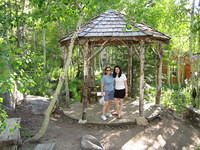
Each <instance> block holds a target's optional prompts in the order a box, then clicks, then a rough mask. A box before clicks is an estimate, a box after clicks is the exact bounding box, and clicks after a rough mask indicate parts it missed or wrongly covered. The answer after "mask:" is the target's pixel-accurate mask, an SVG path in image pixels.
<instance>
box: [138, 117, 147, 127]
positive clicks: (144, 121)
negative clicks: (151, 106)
mask: <svg viewBox="0 0 200 150" xmlns="http://www.w3.org/2000/svg"><path fill="white" fill-rule="evenodd" d="M136 123H137V125H140V126H147V125H148V124H149V122H148V121H147V119H145V118H144V117H138V118H136Z"/></svg>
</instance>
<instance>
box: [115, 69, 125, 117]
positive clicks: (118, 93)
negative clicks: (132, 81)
mask: <svg viewBox="0 0 200 150" xmlns="http://www.w3.org/2000/svg"><path fill="white" fill-rule="evenodd" d="M113 78H114V83H115V85H114V89H115V91H114V101H115V104H116V114H117V118H118V119H120V118H121V114H122V109H123V99H124V97H127V96H128V85H127V78H126V75H125V74H123V73H122V71H121V68H120V67H119V66H115V67H114V71H113Z"/></svg>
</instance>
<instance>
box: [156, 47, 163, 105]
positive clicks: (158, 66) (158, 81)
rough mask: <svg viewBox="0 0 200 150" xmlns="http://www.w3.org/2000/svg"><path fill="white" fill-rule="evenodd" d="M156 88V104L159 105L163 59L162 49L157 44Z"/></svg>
mask: <svg viewBox="0 0 200 150" xmlns="http://www.w3.org/2000/svg"><path fill="white" fill-rule="evenodd" d="M157 53H158V57H157V58H158V59H157V64H158V65H157V88H156V104H160V97H161V88H162V64H163V63H162V58H163V47H162V44H159V49H158V51H157Z"/></svg>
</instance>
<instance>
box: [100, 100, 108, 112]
mask: <svg viewBox="0 0 200 150" xmlns="http://www.w3.org/2000/svg"><path fill="white" fill-rule="evenodd" d="M108 105H109V102H108V101H105V104H104V105H103V110H102V115H105V114H106V113H107V109H108Z"/></svg>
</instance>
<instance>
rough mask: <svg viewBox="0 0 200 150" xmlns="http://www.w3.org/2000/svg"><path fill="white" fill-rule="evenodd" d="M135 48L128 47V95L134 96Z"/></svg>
mask: <svg viewBox="0 0 200 150" xmlns="http://www.w3.org/2000/svg"><path fill="white" fill-rule="evenodd" d="M132 78H133V46H129V47H128V95H129V96H130V97H131V95H132V81H133V79H132Z"/></svg>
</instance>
